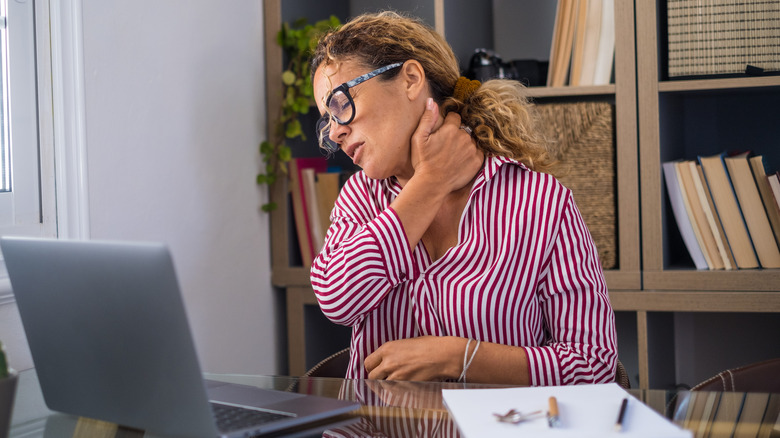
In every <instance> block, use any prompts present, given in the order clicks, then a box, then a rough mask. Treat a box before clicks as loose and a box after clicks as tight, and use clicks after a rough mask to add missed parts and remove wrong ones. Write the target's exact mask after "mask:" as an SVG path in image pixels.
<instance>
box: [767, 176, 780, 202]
mask: <svg viewBox="0 0 780 438" xmlns="http://www.w3.org/2000/svg"><path fill="white" fill-rule="evenodd" d="M766 179H767V181H769V188H771V189H772V195H773V196H774V198H775V204H777V208H780V172H777V173H774V174H772V175H767V177H766Z"/></svg>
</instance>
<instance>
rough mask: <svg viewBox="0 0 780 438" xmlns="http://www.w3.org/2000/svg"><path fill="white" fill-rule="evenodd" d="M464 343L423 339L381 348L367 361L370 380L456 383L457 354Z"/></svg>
mask: <svg viewBox="0 0 780 438" xmlns="http://www.w3.org/2000/svg"><path fill="white" fill-rule="evenodd" d="M465 343H466V340H465V339H463V338H456V337H440V336H422V337H418V338H409V339H399V340H397V341H390V342H386V343H384V344H382V345H381V346H380V347H379V348H377V349H376V351H374V352H373V353H371V354H370V355H368V357H366V360H365V361H364V365H365V367H366V371H368V378H369V379H379V380H385V379H386V380H417V381H431V380H445V379H456V378H457V377H458V376H459V375H460V372H461V369H460V368H461V367H462V364H461V363H460V360H459V359H457V358H459V357H460V355H459V354H455V352H457V351H461V352H462V351H463V349H464V348H465Z"/></svg>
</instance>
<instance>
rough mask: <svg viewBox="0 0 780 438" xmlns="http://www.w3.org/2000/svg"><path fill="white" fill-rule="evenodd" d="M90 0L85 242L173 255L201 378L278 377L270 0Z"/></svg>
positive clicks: (86, 19)
mask: <svg viewBox="0 0 780 438" xmlns="http://www.w3.org/2000/svg"><path fill="white" fill-rule="evenodd" d="M139 6H140V5H139V3H138V2H137V1H132V0H121V1H112V2H105V1H103V0H84V1H83V28H84V64H85V66H84V71H85V75H86V113H87V114H86V119H87V122H86V126H87V133H86V137H87V148H88V172H89V197H90V224H91V237H92V238H95V239H121V240H152V241H161V242H165V243H167V244H168V245H169V246H170V247H171V251H172V253H173V257H174V262H175V264H176V267H177V270H178V273H179V282H180V284H181V287H182V289H183V292H184V297H185V303H186V306H187V310H188V311H189V317H190V322H191V325H192V326H193V330H194V332H195V337H196V344H197V347H198V350H199V353H200V355H201V358H202V362H203V367H204V369H205V370H208V371H213V372H242V373H272V372H275V371H276V354H275V353H276V339H277V338H278V336H277V333H276V332H275V330H274V321H275V318H276V317H275V315H274V313H275V312H274V296H273V292H272V288H271V285H270V266H269V264H270V262H269V260H270V256H269V241H268V240H269V233H268V217H267V216H266V215H265V214H264V213H261V212H260V211H259V208H258V207H259V205H260V204H261V203H262V202H263V199H264V197H265V191H264V190H261V189H260V188H259V187H257V186H256V185H255V184H254V179H255V175H256V173H257V170H258V169H259V156H258V152H257V148H258V145H259V143H260V142H261V141H262V140H263V139H264V137H265V132H264V130H265V119H266V111H265V99H264V94H265V91H264V86H263V84H264V58H263V56H264V55H263V13H262V2H258V1H256V0H233V1H231V2H230V3H228V4H225V3H224V2H222V1H218V0H189V1H187V2H186V4H185V3H183V2H178V1H162V2H145V3H144V6H143V7H139Z"/></svg>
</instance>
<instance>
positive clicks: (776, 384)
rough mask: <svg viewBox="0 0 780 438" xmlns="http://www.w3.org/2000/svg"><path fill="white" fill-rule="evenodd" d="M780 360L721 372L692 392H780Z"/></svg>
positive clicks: (692, 389)
mask: <svg viewBox="0 0 780 438" xmlns="http://www.w3.org/2000/svg"><path fill="white" fill-rule="evenodd" d="M778 376H780V358H775V359H769V360H765V361H762V362H756V363H752V364H749V365H744V366H741V367H737V368H731V369H728V370H725V371H721V372H720V373H718V374H717V375H715V376H712V377H710V378H709V379H707V380H705V381H703V382H701V383H699V384H698V385H696V386H694V387H693V388H691V391H735V392H780V378H778Z"/></svg>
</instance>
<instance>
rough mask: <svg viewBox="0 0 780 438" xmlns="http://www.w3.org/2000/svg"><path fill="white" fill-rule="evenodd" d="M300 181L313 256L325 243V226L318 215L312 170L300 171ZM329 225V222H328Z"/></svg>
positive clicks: (313, 172) (314, 174)
mask: <svg viewBox="0 0 780 438" xmlns="http://www.w3.org/2000/svg"><path fill="white" fill-rule="evenodd" d="M301 177H302V178H301V179H302V182H303V196H304V200H305V201H306V214H307V217H308V219H309V221H308V224H309V236H311V244H312V248H313V249H314V254H315V256H316V254H319V252H320V250H322V245H323V244H324V243H325V232H324V231H323V227H324V229H325V230H327V226H325V225H324V224H322V220H321V218H322V216H321V215H320V203H319V200H318V198H317V175H316V173H315V171H314V169H312V168H307V169H301ZM328 223H330V221H328Z"/></svg>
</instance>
